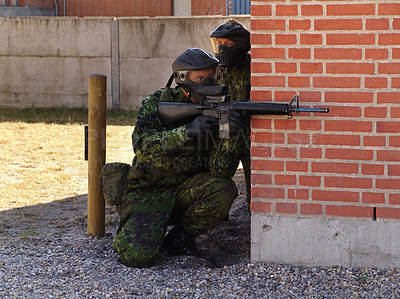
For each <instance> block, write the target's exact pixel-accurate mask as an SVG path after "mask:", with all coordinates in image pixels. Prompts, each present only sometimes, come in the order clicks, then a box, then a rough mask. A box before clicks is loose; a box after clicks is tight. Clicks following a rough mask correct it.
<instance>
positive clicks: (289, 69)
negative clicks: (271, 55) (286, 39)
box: [275, 62, 297, 73]
mask: <svg viewBox="0 0 400 299" xmlns="http://www.w3.org/2000/svg"><path fill="white" fill-rule="evenodd" d="M275 71H276V72H277V73H296V72H297V64H296V63H295V62H276V63H275Z"/></svg>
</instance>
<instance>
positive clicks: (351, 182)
mask: <svg viewBox="0 0 400 299" xmlns="http://www.w3.org/2000/svg"><path fill="white" fill-rule="evenodd" d="M324 182H325V187H336V188H360V189H370V188H372V179H370V178H360V177H357V178H355V177H344V176H342V177H325V178H324Z"/></svg>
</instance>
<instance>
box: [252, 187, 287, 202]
mask: <svg viewBox="0 0 400 299" xmlns="http://www.w3.org/2000/svg"><path fill="white" fill-rule="evenodd" d="M251 196H252V197H253V198H257V197H259V198H272V199H284V197H285V191H284V189H282V188H273V187H252V188H251Z"/></svg>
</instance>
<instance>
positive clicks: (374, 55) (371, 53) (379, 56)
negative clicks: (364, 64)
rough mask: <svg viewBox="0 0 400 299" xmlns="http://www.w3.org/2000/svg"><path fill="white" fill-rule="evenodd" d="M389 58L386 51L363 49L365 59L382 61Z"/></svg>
mask: <svg viewBox="0 0 400 299" xmlns="http://www.w3.org/2000/svg"><path fill="white" fill-rule="evenodd" d="M388 58H389V51H388V50H387V49H365V59H374V60H384V59H388Z"/></svg>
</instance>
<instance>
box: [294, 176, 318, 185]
mask: <svg viewBox="0 0 400 299" xmlns="http://www.w3.org/2000/svg"><path fill="white" fill-rule="evenodd" d="M299 185H300V186H309V187H320V186H321V177H320V176H306V175H300V176H299Z"/></svg>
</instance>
